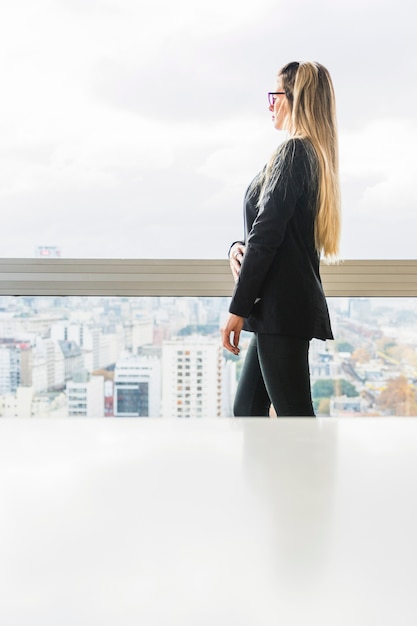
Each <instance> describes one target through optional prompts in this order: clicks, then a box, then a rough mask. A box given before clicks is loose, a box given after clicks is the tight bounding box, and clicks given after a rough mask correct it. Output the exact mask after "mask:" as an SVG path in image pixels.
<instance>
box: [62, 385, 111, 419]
mask: <svg viewBox="0 0 417 626" xmlns="http://www.w3.org/2000/svg"><path fill="white" fill-rule="evenodd" d="M67 403H68V416H69V417H103V416H104V378H103V376H91V377H90V376H85V380H83V381H77V380H76V381H70V382H68V383H67Z"/></svg>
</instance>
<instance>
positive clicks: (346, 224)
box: [0, 0, 417, 259]
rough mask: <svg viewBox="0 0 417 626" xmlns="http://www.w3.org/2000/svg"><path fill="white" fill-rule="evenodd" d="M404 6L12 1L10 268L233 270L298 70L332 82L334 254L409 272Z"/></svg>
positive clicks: (409, 128) (7, 121) (0, 252)
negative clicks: (338, 227) (252, 196)
mask: <svg viewBox="0 0 417 626" xmlns="http://www.w3.org/2000/svg"><path fill="white" fill-rule="evenodd" d="M411 9H412V3H411V0H398V1H397V2H395V3H394V2H386V1H385V0H360V1H359V0H349V1H347V0H338V1H336V0H316V2H314V3H311V2H310V1H309V0H300V1H298V2H297V1H296V0H281V1H280V0H258V2H256V3H249V2H248V3H242V2H241V1H240V2H238V1H237V0H222V1H221V2H220V1H218V0H203V1H200V0H178V1H176V2H172V0H37V2H36V3H34V2H33V0H13V2H11V1H10V2H8V3H7V4H6V6H2V8H1V12H0V81H1V82H0V85H1V98H0V113H1V114H0V136H1V142H0V203H1V215H2V218H1V222H0V256H2V257H31V256H33V255H34V253H35V249H36V247H37V246H40V245H48V246H54V245H55V246H59V247H60V248H61V250H62V254H63V256H64V257H67V258H71V257H78V258H79V257H85V258H92V257H97V258H224V257H225V256H226V255H227V251H228V248H229V244H230V243H231V242H232V241H234V240H236V239H239V238H240V237H241V236H242V232H243V224H242V201H243V195H244V192H245V190H246V187H247V185H248V184H249V182H250V181H251V179H252V178H253V176H254V175H255V174H256V173H257V172H258V171H259V170H260V169H261V168H262V167H263V165H264V163H265V162H266V161H267V160H268V159H269V157H270V155H271V153H272V152H273V150H274V149H275V148H276V146H277V145H278V144H279V142H280V141H282V139H283V136H282V133H279V132H277V131H276V130H274V129H273V127H272V123H271V115H270V112H269V110H268V103H267V96H266V94H267V92H268V91H270V90H272V89H273V88H274V82H275V77H276V73H277V71H278V70H279V68H280V67H282V65H284V64H285V63H287V62H288V61H293V60H298V61H305V60H315V61H319V62H320V63H322V64H324V65H325V66H326V67H327V68H328V69H329V71H330V73H331V75H332V78H333V82H334V86H335V91H336V98H337V110H338V125H339V143H340V175H341V182H342V203H343V234H342V250H341V253H342V258H346V259H351V258H358V259H372V258H375V259H378V258H391V259H392V258H415V257H416V247H417V246H416V244H415V239H416V237H415V233H416V232H417V214H416V209H417V190H416V186H415V184H414V179H415V176H416V174H415V170H416V166H415V164H416V158H415V156H414V155H415V147H416V139H417V114H416V106H415V101H416V96H417V81H416V76H417V72H416V69H417V68H416V65H417V55H416V51H415V45H414V43H413V42H414V40H415V32H414V30H415V27H414V21H413V19H412V12H411Z"/></svg>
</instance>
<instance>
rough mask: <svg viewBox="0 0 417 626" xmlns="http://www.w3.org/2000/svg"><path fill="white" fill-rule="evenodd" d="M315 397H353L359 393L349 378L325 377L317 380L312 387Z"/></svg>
mask: <svg viewBox="0 0 417 626" xmlns="http://www.w3.org/2000/svg"><path fill="white" fill-rule="evenodd" d="M312 395H313V398H316V399H319V398H331V397H332V396H348V397H349V398H353V397H355V396H358V395H359V393H358V391H357V389H356V387H355V385H352V383H350V382H349V381H348V380H345V379H344V378H337V379H336V380H334V379H333V378H323V379H321V380H316V382H315V383H314V385H313V388H312Z"/></svg>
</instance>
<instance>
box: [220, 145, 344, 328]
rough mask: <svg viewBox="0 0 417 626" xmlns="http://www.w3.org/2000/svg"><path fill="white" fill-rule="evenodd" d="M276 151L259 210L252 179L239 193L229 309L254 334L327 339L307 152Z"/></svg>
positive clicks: (296, 148) (313, 177)
mask: <svg viewBox="0 0 417 626" xmlns="http://www.w3.org/2000/svg"><path fill="white" fill-rule="evenodd" d="M282 148H283V149H282V150H281V151H280V153H279V155H278V157H277V159H276V161H275V164H274V166H273V172H272V176H271V178H270V180H269V183H268V185H267V188H266V191H265V193H264V199H263V202H262V203H261V208H260V209H259V210H258V206H257V203H258V199H259V193H260V188H259V185H256V180H257V179H255V184H254V183H252V184H251V186H250V187H249V189H248V191H247V192H246V195H245V204H244V218H245V241H244V242H243V243H245V244H246V252H245V255H244V260H243V263H242V267H241V272H240V276H239V279H238V282H237V283H236V286H235V291H234V294H233V298H232V301H231V304H230V308H229V311H230V312H231V313H235V314H236V315H240V316H241V317H244V318H245V327H244V328H245V329H246V330H251V331H254V332H256V333H268V334H269V333H274V334H279V335H285V336H297V337H303V338H307V339H311V338H313V337H317V338H319V339H333V334H332V330H331V326H330V319H329V313H328V309H327V303H326V298H325V295H324V292H323V288H322V284H321V279H320V273H319V265H320V259H319V255H318V254H317V251H316V249H315V244H314V217H315V210H316V197H317V175H316V172H315V171H313V170H312V169H311V165H310V164H311V159H308V158H307V151H308V150H310V152H311V150H312V148H311V146H310V144H309V142H307V140H301V139H290V140H289V141H288V142H286V143H285V145H284V146H283V147H282ZM257 178H258V177H257ZM258 298H259V300H258V301H257V299H258Z"/></svg>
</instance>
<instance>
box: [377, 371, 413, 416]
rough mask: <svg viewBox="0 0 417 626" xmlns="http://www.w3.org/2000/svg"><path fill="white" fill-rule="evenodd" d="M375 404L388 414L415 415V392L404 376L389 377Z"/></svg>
mask: <svg viewBox="0 0 417 626" xmlns="http://www.w3.org/2000/svg"><path fill="white" fill-rule="evenodd" d="M377 404H378V406H379V408H380V409H382V410H383V411H386V412H388V413H389V414H390V415H403V416H406V417H408V416H411V415H417V398H416V392H415V390H414V387H413V386H412V385H410V384H409V382H408V380H407V378H406V377H405V376H398V377H397V378H391V380H389V381H388V383H387V386H386V388H385V389H384V390H383V391H382V392H381V394H380V396H379V398H378V400H377Z"/></svg>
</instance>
